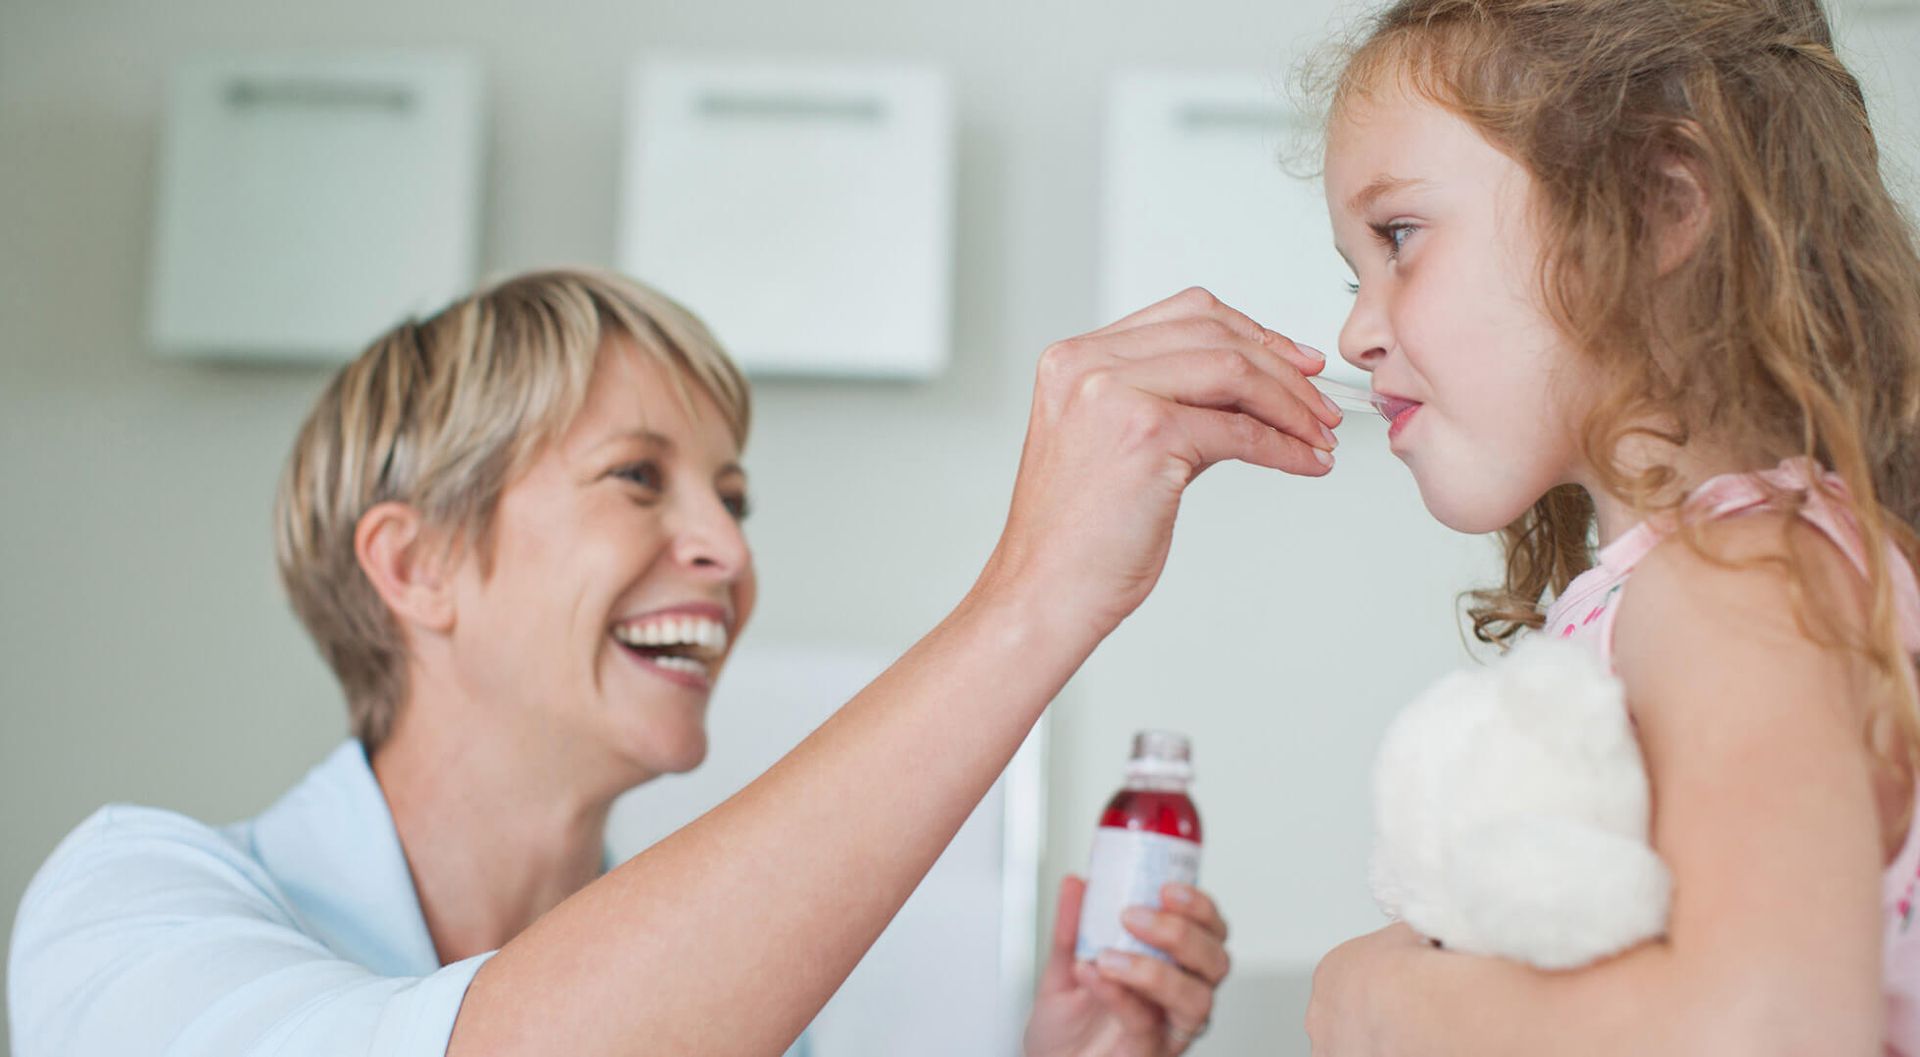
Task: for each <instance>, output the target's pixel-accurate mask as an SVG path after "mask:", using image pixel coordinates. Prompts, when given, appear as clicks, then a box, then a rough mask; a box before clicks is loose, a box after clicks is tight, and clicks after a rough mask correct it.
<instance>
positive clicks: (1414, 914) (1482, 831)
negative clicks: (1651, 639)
mask: <svg viewBox="0 0 1920 1057" xmlns="http://www.w3.org/2000/svg"><path fill="white" fill-rule="evenodd" d="M1647 800H1648V792H1647V775H1646V769H1645V767H1644V766H1643V764H1642V763H1641V759H1640V747H1639V744H1638V743H1637V742H1636V741H1635V739H1634V734H1633V728H1632V725H1631V722H1630V721H1629V719H1628V716H1627V709H1626V704H1625V699H1624V697H1623V696H1622V693H1621V689H1620V683H1619V681H1618V680H1616V679H1614V678H1613V677H1612V676H1610V675H1608V674H1607V673H1606V671H1605V670H1603V669H1602V668H1601V667H1600V663H1599V661H1598V660H1597V659H1596V658H1594V657H1593V655H1592V654H1591V653H1590V652H1589V651H1588V650H1586V649H1583V648H1582V647H1580V646H1577V645H1574V644H1571V643H1566V642H1561V641H1559V640H1556V639H1552V638H1549V637H1547V636H1544V635H1535V636H1532V637H1531V638H1529V639H1528V640H1526V641H1524V642H1523V643H1521V644H1520V645H1519V646H1518V647H1516V648H1515V649H1514V650H1513V651H1512V652H1510V653H1509V654H1508V655H1507V656H1506V657H1504V658H1502V659H1500V660H1499V661H1497V662H1495V663H1494V664H1492V665H1489V666H1487V667H1485V668H1480V669H1476V670H1470V671H1459V672H1454V673H1452V674H1451V675H1448V676H1446V677H1445V678H1443V679H1441V680H1440V681H1439V682H1437V683H1435V684H1434V685H1433V686H1431V687H1429V688H1428V689H1427V691H1426V692H1425V693H1423V694H1422V695H1421V696H1420V697H1419V698H1418V699H1416V700H1415V701H1414V702H1413V704H1411V705H1409V706H1408V707H1407V709H1406V711H1405V712H1402V713H1401V714H1400V716H1399V717H1398V718H1396V719H1395V720H1394V722H1393V724H1392V725H1391V726H1390V727H1388V729H1387V733H1386V738H1385V740H1384V741H1383V742H1382V744H1381V747H1380V756H1379V761H1378V763H1377V764H1376V765H1375V769H1374V842H1375V843H1374V857H1373V876H1372V884H1373V894H1374V899H1375V900H1376V901H1377V902H1378V903H1379V904H1380V907H1381V909H1383V910H1385V911H1386V912H1387V914H1388V915H1389V916H1392V917H1395V918H1399V919H1400V920H1402V921H1404V922H1406V923H1407V924H1408V925H1410V926H1412V927H1413V928H1414V930H1416V931H1417V932H1419V933H1420V934H1421V935H1423V936H1426V937H1428V938H1430V939H1433V940H1435V941H1438V942H1439V943H1440V944H1441V945H1443V946H1445V947H1449V948H1453V949H1455V950H1460V951H1465V952H1468V953H1472V954H1490V955H1499V956H1501V957H1506V958H1512V959H1515V960H1518V961H1522V962H1527V963H1530V964H1532V965H1536V966H1539V967H1540V968H1543V969H1570V968H1574V967H1576V966H1581V965H1585V964H1588V963H1590V962H1593V961H1596V960H1598V959H1601V958H1605V957H1607V956H1608V955H1611V954H1615V953H1618V952H1620V951H1623V950H1626V949H1627V948H1629V947H1632V946H1634V945H1635V944H1638V943H1640V942H1642V941H1644V940H1649V939H1652V938H1654V937H1657V936H1660V935H1661V934H1663V933H1664V932H1665V931H1666V922H1667V905H1668V895H1669V887H1670V883H1671V882H1670V878H1669V876H1668V874H1667V868H1666V864H1664V863H1663V862H1661V861H1660V857H1659V856H1658V855H1655V854H1654V851H1653V848H1652V847H1651V846H1649V845H1648V843H1647V828H1648V803H1647Z"/></svg>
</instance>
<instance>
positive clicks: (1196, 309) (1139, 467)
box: [981, 288, 1340, 641]
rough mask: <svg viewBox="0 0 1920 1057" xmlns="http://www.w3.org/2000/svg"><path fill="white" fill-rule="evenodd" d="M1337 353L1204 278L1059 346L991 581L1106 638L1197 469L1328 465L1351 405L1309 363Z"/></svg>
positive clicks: (985, 584) (1057, 619) (1030, 429)
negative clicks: (1313, 344) (1311, 343)
mask: <svg viewBox="0 0 1920 1057" xmlns="http://www.w3.org/2000/svg"><path fill="white" fill-rule="evenodd" d="M1325 365H1326V360H1325V358H1324V357H1322V356H1320V355H1319V354H1317V353H1311V352H1308V351H1305V350H1303V349H1302V348H1301V347H1300V346H1298V345H1295V344H1294V343H1293V342H1292V341H1290V340H1288V339H1287V338H1285V337H1284V336H1282V335H1280V334H1277V333H1275V332H1273V331H1271V330H1268V329H1266V328H1265V327H1262V326H1261V325H1259V324H1258V323H1255V322H1254V321H1253V320H1251V319H1249V318H1247V317H1246V316H1244V315H1242V314H1241V313H1239V312H1237V311H1235V310H1233V309H1232V308H1229V307H1227V306H1226V305H1224V304H1221V303H1220V301H1219V300H1218V299H1216V298H1215V297H1214V296H1213V295H1211V294H1209V293H1207V292H1206V291H1205V290H1200V289H1197V288H1196V289H1192V290H1188V291H1186V292H1185V293H1181V294H1178V295H1175V296H1174V297H1171V298H1168V299H1167V300H1165V301H1162V302H1160V303H1159V304H1156V305H1153V306H1151V307H1149V308H1146V309H1142V310H1141V311H1139V312H1136V313H1134V314H1133V315H1131V316H1128V317H1127V318H1125V319H1123V320H1120V321H1119V322H1117V323H1114V324H1112V325H1110V326H1107V327H1104V328H1102V329H1100V330H1096V331H1094V332H1092V333H1091V334H1085V335H1082V336H1080V337H1077V338H1070V339H1068V340H1066V341H1062V342H1058V343H1056V344H1054V345H1052V346H1050V347H1049V348H1048V349H1047V350H1046V352H1045V353H1044V354H1042V356H1041V359H1040V368H1039V374H1038V378H1037V380H1036V382H1035V385H1034V394H1033V410H1032V414H1031V417H1030V418H1029V420H1028V426H1027V440H1026V448H1025V450H1024V452H1023V453H1022V455H1021V459H1020V476H1019V480H1017V481H1016V482H1015V483H1014V493H1013V504H1012V509H1011V511H1010V512H1009V514H1008V517H1007V525H1006V529H1005V531H1004V532H1003V533H1002V534H1001V537H1000V543H999V546H998V547H997V548H996V549H995V551H994V555H993V559H992V561H990V562H989V563H988V567H987V571H986V572H985V573H984V574H983V575H982V577H981V589H982V590H985V591H987V592H990V593H995V594H1002V595H1004V594H1006V593H1009V592H1011V593H1014V594H1016V595H1019V596H1021V597H1022V598H1023V599H1026V600H1032V601H1036V602H1038V603H1039V604H1041V605H1043V606H1045V607H1046V610H1047V613H1046V615H1047V616H1048V617H1049V618H1051V619H1050V621H1049V622H1050V623H1052V624H1053V625H1054V626H1059V625H1060V624H1061V623H1063V622H1064V623H1066V624H1068V625H1070V626H1072V628H1073V630H1075V631H1077V632H1079V633H1081V634H1082V635H1083V636H1090V637H1091V641H1097V640H1098V638H1099V637H1101V636H1104V635H1106V634H1107V633H1108V632H1110V631H1112V630H1113V628H1114V627H1115V626H1117V625H1118V624H1119V622H1120V621H1121V620H1122V619H1124V618H1125V617H1126V616H1127V614H1128V613H1131V612H1132V611H1133V609H1134V607H1136V606H1138V605H1139V604H1140V602H1141V600H1142V599H1144V598H1145V597H1146V596H1147V593H1148V591H1150V590H1152V588H1153V585H1154V582H1155V581H1156V580H1158V579H1159V576H1160V570H1161V568H1162V567H1163V566H1164V565H1165V563H1166V556H1167V548H1168V545H1169V543H1170V541H1171V539H1172V533H1173V521H1174V515H1175V513H1176V512H1177V510H1178V507H1179V503H1180V494H1181V492H1182V490H1183V489H1185V488H1186V486H1187V484H1188V483H1189V482H1191V481H1192V480H1193V479H1194V478H1195V477H1196V476H1198V475H1199V474H1200V472H1201V471H1203V470H1205V469H1206V468H1207V467H1209V466H1211V465H1213V464H1214V463H1217V462H1221V461H1224V460H1227V459H1238V460H1241V461H1243V462H1249V463H1254V464H1256V465H1259V466H1268V467H1272V468H1275V469H1279V470H1285V471H1287V472H1289V473H1294V474H1301V475H1305V476H1316V477H1317V476H1319V475H1321V474H1324V473H1326V472H1327V470H1328V469H1329V468H1330V467H1331V466H1332V464H1333V457H1332V455H1331V452H1332V450H1333V447H1334V445H1335V443H1336V441H1335V440H1334V436H1333V432H1332V430H1331V429H1330V428H1329V427H1331V426H1333V425H1337V424H1338V423H1339V422H1340V411H1339V409H1338V408H1337V407H1335V406H1334V405H1333V403H1332V402H1331V401H1329V400H1327V399H1326V398H1325V397H1323V396H1321V395H1320V393H1319V392H1318V391H1316V390H1315V389H1314V388H1313V387H1312V386H1311V385H1309V384H1308V383H1307V380H1306V377H1305V376H1306V375H1310V374H1316V373H1318V372H1319V371H1320V370H1321V368H1323V367H1324V366H1325Z"/></svg>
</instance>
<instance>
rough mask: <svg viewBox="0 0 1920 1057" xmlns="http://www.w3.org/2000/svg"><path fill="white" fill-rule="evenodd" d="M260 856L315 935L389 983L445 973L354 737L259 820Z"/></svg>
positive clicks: (256, 844)
mask: <svg viewBox="0 0 1920 1057" xmlns="http://www.w3.org/2000/svg"><path fill="white" fill-rule="evenodd" d="M251 829H252V843H253V849H254V854H255V856H256V857H258V859H259V860H260V863H261V865H262V866H264V867H266V870H267V872H268V873H269V874H271V875H272V876H273V878H274V880H275V881H276V882H277V883H278V884H279V886H280V888H281V890H282V891H284V892H285V893H286V894H287V897H288V898H289V899H290V900H291V901H292V902H293V904H294V907H295V909H296V910H298V911H299V913H300V916H301V918H302V919H303V920H304V921H305V923H306V925H307V929H308V931H309V932H310V933H311V934H312V935H313V936H314V937H315V938H317V939H319V940H320V941H321V942H322V943H325V944H326V945H327V947H328V948H329V949H331V950H332V951H333V952H334V953H336V954H338V955H340V956H341V957H342V958H346V959H348V960H350V961H354V962H357V963H359V964H361V965H364V966H366V967H367V968H369V969H372V970H374V971H375V972H378V973H381V974H383V975H388V976H425V975H427V974H429V973H431V972H433V971H434V970H436V969H438V968H439V967H440V957H439V954H438V953H437V952H435V950H434V947H433V938H432V936H431V935H430V934H429V933H428V932H427V922H426V917H425V915H424V914H422V912H421V910H420V897H419V894H418V893H417V892H416V891H415V890H414V887H413V874H412V872H411V871H410V870H409V869H408V867H407V859H406V855H405V853H404V852H402V851H401V848H400V836H399V833H398V832H397V831H396V830H395V829H394V826H393V813H392V812H391V811H390V810H389V809H388V807H387V798H386V796H385V794H383V793H382V792H381V791H380V783H379V782H378V781H377V780H375V778H374V776H373V768H372V766H370V765H369V764H368V762H367V753H366V749H365V747H364V746H362V745H361V743H360V742H359V740H358V739H349V740H348V741H346V742H345V743H344V744H342V745H341V746H340V747H339V748H336V749H334V750H333V752H332V753H330V754H329V755H328V756H327V758H326V759H325V760H322V761H321V762H320V763H319V764H318V765H317V766H315V767H314V768H313V770H311V771H308V772H307V776H306V777H305V778H303V779H301V781H300V784H298V785H296V786H294V787H293V788H292V789H290V790H288V791H287V793H286V795H285V796H282V797H281V798H280V799H279V801H278V802H276V803H275V804H274V805H273V806H272V807H270V808H268V809H267V810H266V811H264V812H262V813H261V814H260V815H259V816H258V817H257V818H255V819H254V820H253V822H252V826H251Z"/></svg>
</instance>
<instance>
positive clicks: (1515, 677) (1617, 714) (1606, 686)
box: [1495, 635, 1632, 749]
mask: <svg viewBox="0 0 1920 1057" xmlns="http://www.w3.org/2000/svg"><path fill="white" fill-rule="evenodd" d="M1495 675H1496V676H1497V686H1498V690H1497V693H1498V695H1499V700H1500V708H1501V711H1502V712H1503V713H1504V714H1505V715H1506V716H1507V718H1508V719H1509V720H1510V721H1511V722H1512V723H1513V724H1514V725H1515V726H1516V727H1517V728H1519V729H1520V730H1523V731H1525V732H1526V733H1527V734H1528V735H1529V736H1530V737H1532V738H1534V739H1536V740H1537V741H1540V742H1543V743H1545V744H1548V745H1552V746H1554V747H1556V748H1566V749H1573V748H1576V747H1580V746H1587V747H1592V746H1593V745H1594V743H1595V740H1596V739H1599V740H1601V741H1605V740H1607V739H1609V738H1618V737H1622V736H1624V737H1631V736H1632V732H1631V729H1630V727H1629V726H1628V725H1627V714H1626V702H1625V697H1624V695H1623V693H1622V691H1621V688H1620V681H1619V680H1618V679H1615V678H1614V677H1613V676H1612V675H1610V674H1608V673H1607V670H1606V668H1605V667H1603V666H1602V665H1601V663H1600V660H1599V658H1597V657H1595V656H1594V655H1593V653H1592V652H1591V651H1589V650H1588V649H1586V648H1585V647H1583V646H1580V645H1577V644H1575V643H1570V642H1562V641H1560V640H1558V639H1554V638H1550V637H1548V636H1544V635H1534V636H1530V637H1529V638H1528V639H1527V640H1525V641H1523V642H1522V643H1521V644H1520V645H1519V646H1517V647H1515V648H1514V649H1513V651H1512V652H1511V653H1509V654H1507V656H1505V657H1503V658H1501V660H1500V661H1499V662H1498V664H1497V665H1496V668H1495Z"/></svg>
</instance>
